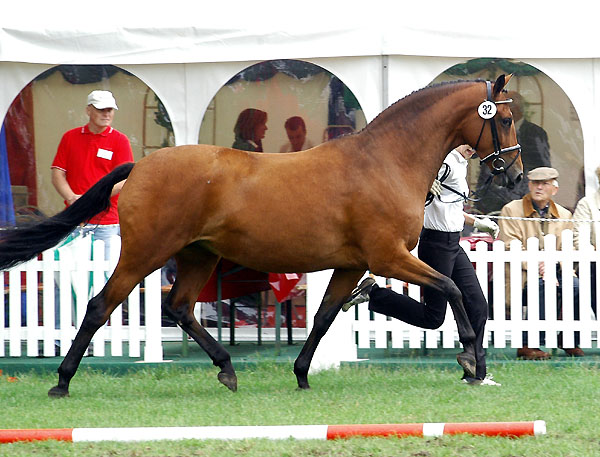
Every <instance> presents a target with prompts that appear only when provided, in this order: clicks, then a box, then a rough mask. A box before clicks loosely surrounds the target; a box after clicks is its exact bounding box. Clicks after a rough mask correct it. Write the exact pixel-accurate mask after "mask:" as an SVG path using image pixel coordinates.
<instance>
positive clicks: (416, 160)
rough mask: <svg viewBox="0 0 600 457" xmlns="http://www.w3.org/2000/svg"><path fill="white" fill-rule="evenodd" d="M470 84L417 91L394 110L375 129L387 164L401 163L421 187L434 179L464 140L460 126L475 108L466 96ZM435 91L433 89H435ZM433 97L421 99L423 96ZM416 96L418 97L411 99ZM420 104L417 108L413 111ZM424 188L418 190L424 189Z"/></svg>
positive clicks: (401, 169)
mask: <svg viewBox="0 0 600 457" xmlns="http://www.w3.org/2000/svg"><path fill="white" fill-rule="evenodd" d="M469 89H470V86H465V88H461V89H459V90H456V91H454V92H451V93H450V94H444V95H443V96H441V95H440V96H436V94H435V93H427V91H424V92H423V93H417V94H413V95H411V96H410V97H407V98H406V99H404V100H402V101H400V102H399V103H398V105H397V106H393V107H392V108H391V109H393V110H396V111H395V112H392V113H390V116H389V117H388V118H387V119H386V121H387V122H380V123H379V125H375V126H374V127H375V128H373V131H372V132H371V133H372V135H371V137H372V138H373V141H375V142H376V143H378V146H379V147H378V148H377V149H378V150H379V151H381V153H382V154H386V157H385V158H383V157H382V160H385V163H386V166H394V164H395V166H397V167H398V170H399V173H404V172H405V171H408V172H410V173H411V175H413V176H414V177H415V178H416V177H417V176H419V177H421V178H420V179H416V180H414V181H415V182H416V183H421V186H420V187H427V186H429V185H430V183H431V182H432V181H433V178H434V177H435V175H436V174H437V172H438V170H439V168H440V166H441V164H442V162H443V161H444V159H445V158H446V156H447V155H448V152H450V151H451V150H452V149H453V148H455V147H456V146H459V145H460V144H462V142H464V140H463V138H462V137H461V136H460V135H459V133H458V132H459V126H460V124H461V123H462V122H463V120H464V118H465V116H466V114H467V113H468V111H469V110H470V109H476V108H473V107H472V105H473V104H474V102H473V100H472V99H471V97H469V96H466V94H467V91H468V90H469ZM433 91H434V90H433V89H432V92H433ZM425 96H427V97H433V98H430V99H428V100H420V99H419V97H425ZM412 97H415V99H414V100H412V99H411V98H412ZM413 106H416V109H415V111H411V110H412V109H413V108H412V107H413ZM421 190H422V189H418V191H419V192H420V191H421Z"/></svg>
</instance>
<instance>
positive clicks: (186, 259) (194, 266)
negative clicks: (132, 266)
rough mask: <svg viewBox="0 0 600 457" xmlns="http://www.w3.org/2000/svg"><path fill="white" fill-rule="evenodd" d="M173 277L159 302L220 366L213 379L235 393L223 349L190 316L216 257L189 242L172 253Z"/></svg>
mask: <svg viewBox="0 0 600 457" xmlns="http://www.w3.org/2000/svg"><path fill="white" fill-rule="evenodd" d="M175 260H176V262H177V276H176V280H175V283H174V284H173V288H172V289H171V292H169V295H168V296H167V298H166V299H165V301H164V303H163V304H162V307H163V310H164V311H165V312H166V313H167V315H169V317H171V319H173V320H174V321H175V322H176V323H177V324H178V325H179V326H180V327H181V328H182V329H183V330H184V331H185V332H186V333H187V334H188V335H190V336H191V337H192V338H193V339H194V340H195V341H196V343H198V344H199V345H200V347H201V348H202V349H203V350H204V351H205V352H206V353H207V354H208V356H209V357H210V358H211V360H212V361H213V364H214V365H215V366H217V367H219V368H220V369H221V371H220V372H219V374H218V376H217V378H218V379H219V381H220V382H221V383H222V384H224V385H225V386H227V388H229V389H230V390H232V391H233V392H235V391H236V390H237V377H236V374H235V370H234V368H233V365H232V364H231V357H230V355H229V353H228V352H227V350H226V349H225V348H224V347H223V345H221V344H220V343H219V342H217V341H215V339H214V338H213V337H212V336H211V335H210V333H208V332H207V331H206V329H205V328H204V327H202V326H201V325H200V324H199V323H198V321H197V320H196V318H195V317H194V305H195V304H196V299H197V298H198V294H199V293H200V291H201V290H202V288H203V287H204V285H205V284H206V282H207V281H208V279H209V278H210V275H211V273H212V272H213V270H214V269H215V266H216V265H217V262H218V261H219V257H218V256H216V255H215V254H212V253H210V252H208V251H206V250H204V249H202V248H201V247H198V246H195V245H190V246H187V247H186V248H184V249H182V250H181V251H179V252H178V253H177V254H176V255H175Z"/></svg>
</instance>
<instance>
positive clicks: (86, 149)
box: [51, 90, 133, 258]
mask: <svg viewBox="0 0 600 457" xmlns="http://www.w3.org/2000/svg"><path fill="white" fill-rule="evenodd" d="M117 109H118V108H117V103H116V101H115V98H114V97H113V94H112V93H111V92H109V91H106V90H95V91H92V92H91V93H90V94H89V95H88V98H87V107H86V113H87V115H88V116H89V119H90V120H89V122H88V123H87V124H86V125H84V126H83V127H78V128H75V129H72V130H69V131H68V132H66V133H65V134H64V135H63V137H62V140H61V141H60V144H59V145H58V151H57V153H56V156H55V157H54V161H53V162H52V167H51V168H52V184H53V185H54V187H55V188H56V190H57V191H58V193H59V194H60V195H61V196H62V197H63V198H64V199H65V204H66V205H67V206H69V205H71V204H73V202H74V201H75V200H77V199H78V198H79V197H80V196H81V195H82V194H84V193H85V192H86V191H87V190H88V189H89V188H90V187H92V186H93V185H94V184H95V183H96V182H97V181H98V180H100V179H101V178H102V177H104V176H105V175H106V174H108V173H109V172H110V171H112V170H113V169H114V168H115V167H117V166H118V165H121V164H123V163H126V162H133V154H132V152H131V145H130V144H129V139H128V138H127V136H125V135H124V134H122V133H121V132H119V131H117V130H115V129H113V128H112V127H111V124H112V121H113V119H114V117H115V110H117ZM124 183H125V181H121V182H120V183H117V184H116V185H115V186H114V188H113V191H112V197H111V206H110V209H109V210H108V211H106V212H104V213H101V214H99V215H97V216H95V217H94V218H92V219H91V220H90V221H89V223H88V224H86V225H85V226H83V227H81V228H79V229H77V231H76V233H74V235H86V234H88V233H90V232H92V233H93V234H94V238H95V239H101V240H103V241H104V243H105V258H107V257H108V253H109V252H110V238H111V237H112V236H114V235H119V234H120V232H119V215H118V213H117V200H118V193H119V192H120V191H121V188H122V187H123V184H124Z"/></svg>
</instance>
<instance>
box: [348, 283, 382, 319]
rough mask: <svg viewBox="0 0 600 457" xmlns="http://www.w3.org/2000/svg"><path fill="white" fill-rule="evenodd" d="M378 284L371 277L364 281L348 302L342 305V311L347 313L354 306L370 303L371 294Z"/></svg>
mask: <svg viewBox="0 0 600 457" xmlns="http://www.w3.org/2000/svg"><path fill="white" fill-rule="evenodd" d="M376 285H377V283H376V282H375V280H374V279H373V278H371V277H370V276H369V277H368V278H365V279H363V280H362V282H361V283H360V284H359V285H358V286H356V288H355V289H354V290H353V291H352V293H351V294H350V297H348V301H347V302H346V303H344V304H343V305H342V311H344V312H346V311H348V310H349V309H350V308H352V307H353V306H354V305H358V304H359V303H363V302H366V301H369V292H371V290H372V289H373V287H374V286H376Z"/></svg>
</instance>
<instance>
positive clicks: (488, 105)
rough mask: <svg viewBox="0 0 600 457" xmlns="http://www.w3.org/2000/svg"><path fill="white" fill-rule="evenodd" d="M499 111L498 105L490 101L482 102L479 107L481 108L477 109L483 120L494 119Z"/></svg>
mask: <svg viewBox="0 0 600 457" xmlns="http://www.w3.org/2000/svg"><path fill="white" fill-rule="evenodd" d="M497 110H498V109H497V108H496V104H495V103H494V102H491V101H489V100H486V101H485V102H482V103H481V105H479V108H477V112H478V113H479V116H480V117H481V118H482V119H491V118H493V117H494V116H495V115H496V111H497Z"/></svg>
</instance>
